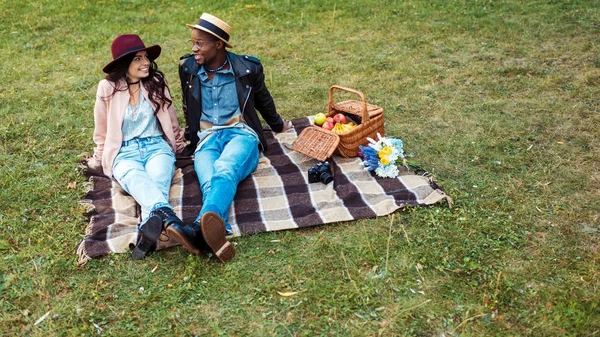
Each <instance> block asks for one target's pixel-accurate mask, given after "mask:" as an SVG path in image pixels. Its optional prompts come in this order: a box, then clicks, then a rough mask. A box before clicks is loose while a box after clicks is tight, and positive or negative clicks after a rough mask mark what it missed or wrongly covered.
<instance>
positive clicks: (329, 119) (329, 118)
mask: <svg viewBox="0 0 600 337" xmlns="http://www.w3.org/2000/svg"><path fill="white" fill-rule="evenodd" d="M326 120H327V121H328V122H329V123H331V124H335V122H334V121H333V117H327V119H326Z"/></svg>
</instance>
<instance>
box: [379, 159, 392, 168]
mask: <svg viewBox="0 0 600 337" xmlns="http://www.w3.org/2000/svg"><path fill="white" fill-rule="evenodd" d="M379 161H380V162H381V165H383V166H386V165H389V164H390V160H389V159H388V158H387V157H383V158H381V159H380V160H379Z"/></svg>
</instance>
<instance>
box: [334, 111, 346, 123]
mask: <svg viewBox="0 0 600 337" xmlns="http://www.w3.org/2000/svg"><path fill="white" fill-rule="evenodd" d="M333 121H334V122H336V123H342V124H346V116H345V115H344V114H343V113H337V114H335V116H333Z"/></svg>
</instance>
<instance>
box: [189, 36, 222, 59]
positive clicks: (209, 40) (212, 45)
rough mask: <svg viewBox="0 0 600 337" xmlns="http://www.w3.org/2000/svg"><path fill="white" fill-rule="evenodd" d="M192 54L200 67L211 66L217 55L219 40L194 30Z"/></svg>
mask: <svg viewBox="0 0 600 337" xmlns="http://www.w3.org/2000/svg"><path fill="white" fill-rule="evenodd" d="M192 53H193V54H194V59H195V60H196V62H197V63H198V65H211V64H212V63H213V62H214V60H215V57H216V55H217V40H216V39H215V37H214V36H212V35H210V34H208V33H206V32H203V31H201V30H199V29H192Z"/></svg>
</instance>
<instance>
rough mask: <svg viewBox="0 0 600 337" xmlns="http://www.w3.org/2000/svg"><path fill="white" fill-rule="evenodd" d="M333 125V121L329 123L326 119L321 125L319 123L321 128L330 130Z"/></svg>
mask: <svg viewBox="0 0 600 337" xmlns="http://www.w3.org/2000/svg"><path fill="white" fill-rule="evenodd" d="M334 126H335V125H334V124H333V123H331V122H330V121H327V120H326V121H325V123H323V125H321V127H322V128H323V129H326V130H330V131H331V130H332V129H333V127H334Z"/></svg>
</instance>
